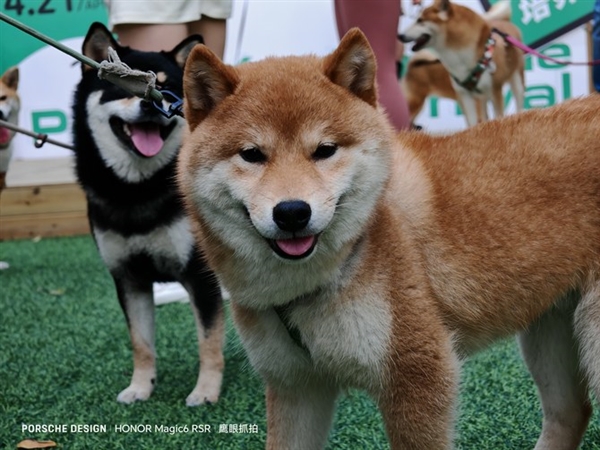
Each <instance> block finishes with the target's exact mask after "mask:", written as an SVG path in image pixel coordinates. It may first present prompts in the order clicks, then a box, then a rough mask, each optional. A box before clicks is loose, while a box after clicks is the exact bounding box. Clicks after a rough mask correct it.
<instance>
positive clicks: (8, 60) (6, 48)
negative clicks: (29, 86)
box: [0, 0, 107, 73]
mask: <svg viewBox="0 0 600 450" xmlns="http://www.w3.org/2000/svg"><path fill="white" fill-rule="evenodd" d="M0 8H1V9H0V10H1V11H2V12H3V13H4V14H6V15H7V16H10V17H12V18H14V19H16V20H18V21H19V22H23V23H24V24H26V25H28V26H30V27H32V28H34V29H36V30H37V31H39V32H41V33H43V34H45V35H47V36H49V37H51V38H53V39H56V40H58V41H62V40H64V39H69V38H74V37H79V36H85V34H86V33H87V30H88V27H89V26H90V24H91V23H92V22H94V21H99V22H105V23H106V20H107V14H106V9H105V8H104V3H103V0H0ZM45 45H46V44H44V43H43V42H41V41H39V40H37V39H35V38H34V37H31V36H29V35H28V34H26V33H24V32H22V31H20V30H18V29H17V28H15V27H13V26H11V25H9V24H7V23H5V22H2V21H0V56H1V57H0V73H4V71H5V70H6V69H7V68H8V67H10V66H15V65H18V64H19V63H20V62H21V61H22V60H23V59H25V58H26V57H27V56H29V55H31V54H32V53H34V52H35V51H37V50H39V49H40V48H42V47H44V46H45Z"/></svg>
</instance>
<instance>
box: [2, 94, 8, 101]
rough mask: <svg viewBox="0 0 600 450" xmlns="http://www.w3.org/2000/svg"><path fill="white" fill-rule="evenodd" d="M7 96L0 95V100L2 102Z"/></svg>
mask: <svg viewBox="0 0 600 450" xmlns="http://www.w3.org/2000/svg"><path fill="white" fill-rule="evenodd" d="M7 98H8V96H6V95H3V96H2V97H0V102H3V101H4V100H6V99H7Z"/></svg>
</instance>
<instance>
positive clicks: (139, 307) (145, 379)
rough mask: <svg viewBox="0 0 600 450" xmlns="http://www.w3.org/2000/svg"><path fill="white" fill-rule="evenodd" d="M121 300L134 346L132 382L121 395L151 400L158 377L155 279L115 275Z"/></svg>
mask: <svg viewBox="0 0 600 450" xmlns="http://www.w3.org/2000/svg"><path fill="white" fill-rule="evenodd" d="M115 285H116V287H117V295H118V297H119V302H120V303H121V307H122V308H123V312H124V313H125V317H126V319H127V325H128V326H129V335H130V337H131V345H132V348H133V375H132V377H131V384H130V385H129V387H128V388H127V389H125V390H123V391H122V392H121V393H120V394H119V395H118V397H117V400H118V401H119V402H122V403H132V402H134V401H136V400H147V399H148V397H150V394H151V393H152V390H153V389H154V384H155V381H156V353H155V350H154V299H153V298H152V283H144V284H140V283H135V282H133V281H131V280H126V279H115Z"/></svg>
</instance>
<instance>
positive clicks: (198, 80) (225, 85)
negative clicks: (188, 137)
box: [183, 45, 240, 131]
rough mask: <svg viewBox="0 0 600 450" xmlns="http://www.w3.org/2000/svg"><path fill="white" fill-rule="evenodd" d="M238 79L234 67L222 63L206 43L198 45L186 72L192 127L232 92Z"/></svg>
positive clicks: (188, 118)
mask: <svg viewBox="0 0 600 450" xmlns="http://www.w3.org/2000/svg"><path fill="white" fill-rule="evenodd" d="M239 82H240V78H239V76H238V74H237V71H236V70H235V68H234V67H232V66H228V65H226V64H225V63H223V61H221V59H220V58H219V57H218V56H217V55H215V54H214V53H213V52H211V51H210V50H209V49H208V47H206V46H205V45H196V46H195V47H194V48H193V49H192V51H191V53H190V55H189V57H188V58H187V62H186V64H185V69H184V72H183V95H184V98H185V102H184V115H185V119H186V121H187V123H188V125H189V127H190V130H192V131H193V130H194V129H195V128H196V127H197V126H198V124H199V123H200V122H202V121H203V120H204V118H205V117H206V116H207V115H208V114H209V113H210V112H211V111H212V110H213V109H214V108H215V107H216V106H217V105H218V104H219V103H221V102H222V101H223V100H224V99H225V98H226V97H227V96H229V95H231V94H233V92H234V91H235V88H236V87H237V85H238V83H239Z"/></svg>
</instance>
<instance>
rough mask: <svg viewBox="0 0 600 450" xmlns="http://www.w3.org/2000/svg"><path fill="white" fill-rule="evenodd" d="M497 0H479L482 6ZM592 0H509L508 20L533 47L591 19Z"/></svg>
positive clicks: (488, 6) (486, 7)
mask: <svg viewBox="0 0 600 450" xmlns="http://www.w3.org/2000/svg"><path fill="white" fill-rule="evenodd" d="M496 1H498V0H491V1H488V0H481V4H482V5H483V8H484V9H485V10H488V9H489V8H490V7H491V5H492V4H494V3H496ZM594 1H595V0H510V6H511V10H512V17H511V21H512V22H513V23H514V24H515V25H517V26H518V27H519V29H520V30H521V32H522V33H523V42H524V43H525V44H527V45H528V46H530V47H533V48H536V47H540V46H542V45H544V44H547V43H548V42H550V41H553V40H554V39H556V38H558V37H560V36H562V35H563V34H566V33H568V32H569V31H571V30H573V29H575V28H577V27H579V26H581V25H583V24H584V23H586V22H589V21H590V20H591V19H592V11H593V9H594Z"/></svg>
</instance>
